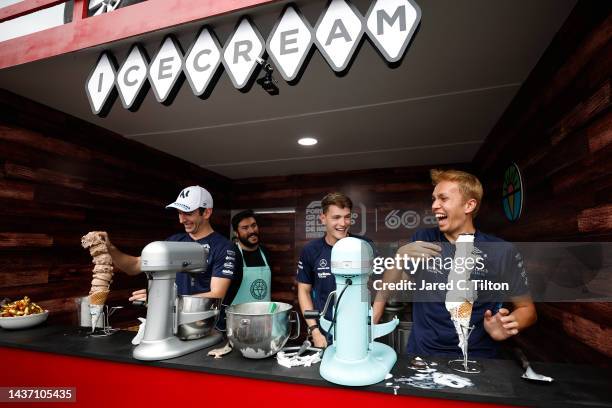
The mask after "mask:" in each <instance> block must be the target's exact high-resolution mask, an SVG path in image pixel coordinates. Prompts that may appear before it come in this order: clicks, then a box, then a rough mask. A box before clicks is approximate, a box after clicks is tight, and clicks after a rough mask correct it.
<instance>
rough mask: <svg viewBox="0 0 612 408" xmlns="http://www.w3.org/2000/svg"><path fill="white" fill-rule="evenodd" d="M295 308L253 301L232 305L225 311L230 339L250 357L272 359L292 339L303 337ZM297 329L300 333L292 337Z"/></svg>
mask: <svg viewBox="0 0 612 408" xmlns="http://www.w3.org/2000/svg"><path fill="white" fill-rule="evenodd" d="M273 304H275V305H276V306H273ZM292 309H293V306H291V305H289V304H287V303H280V302H249V303H242V304H239V305H233V306H230V307H228V308H227V309H226V310H225V313H226V316H227V337H228V338H229V341H230V342H231V343H232V346H234V348H237V349H238V350H240V353H242V355H243V356H244V357H246V358H254V359H261V358H266V357H270V356H272V355H274V354H276V353H277V352H278V351H279V350H280V349H282V348H283V347H284V345H285V343H287V340H288V339H290V338H291V339H292V340H293V339H296V338H297V337H299V335H300V321H299V317H298V314H297V312H295V311H294V310H292ZM272 310H273V311H272ZM292 314H293V315H295V317H294V318H292V317H291V315H292ZM290 323H291V327H290ZM294 327H295V328H296V331H297V334H295V335H294V336H291V337H290V334H291V332H292V331H293V330H291V329H293V328H294Z"/></svg>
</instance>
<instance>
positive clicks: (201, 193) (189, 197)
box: [166, 186, 213, 212]
mask: <svg viewBox="0 0 612 408" xmlns="http://www.w3.org/2000/svg"><path fill="white" fill-rule="evenodd" d="M200 207H201V208H213V198H212V196H211V195H210V193H209V192H208V190H206V189H205V188H203V187H200V186H190V187H187V188H185V189H183V191H181V192H180V193H179V195H178V197H176V201H175V202H173V203H172V204H168V205H167V206H166V208H176V209H177V210H181V211H184V212H191V211H194V210H197V209H198V208H200Z"/></svg>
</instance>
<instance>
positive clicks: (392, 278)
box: [372, 241, 442, 324]
mask: <svg viewBox="0 0 612 408" xmlns="http://www.w3.org/2000/svg"><path fill="white" fill-rule="evenodd" d="M441 252H442V248H441V247H440V246H439V245H436V244H433V243H431V242H424V241H414V242H411V243H409V244H406V245H404V246H402V247H400V248H399V249H398V250H397V253H396V255H399V257H400V258H402V259H403V258H404V257H406V258H408V259H417V258H422V259H427V258H434V257H438V256H440V254H441ZM402 279H403V280H410V275H408V274H407V273H406V271H404V270H402V269H397V268H396V267H392V268H390V269H387V270H386V271H385V272H384V273H383V278H382V281H383V283H397V282H400V281H401V280H402ZM390 297H391V294H390V293H389V291H386V290H379V291H377V293H376V298H375V299H374V304H373V305H372V309H373V314H372V322H373V323H374V324H378V322H379V321H380V318H381V317H382V314H383V312H384V311H385V303H386V301H387V299H389V298H390Z"/></svg>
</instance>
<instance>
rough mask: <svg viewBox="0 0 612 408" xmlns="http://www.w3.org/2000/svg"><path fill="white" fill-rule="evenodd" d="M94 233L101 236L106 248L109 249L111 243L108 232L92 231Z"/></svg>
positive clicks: (111, 245) (111, 246)
mask: <svg viewBox="0 0 612 408" xmlns="http://www.w3.org/2000/svg"><path fill="white" fill-rule="evenodd" d="M94 232H95V233H96V234H98V235H99V236H100V238H102V240H103V241H104V243H105V244H106V248H107V249H108V250H109V251H110V250H111V248H113V244H111V241H110V238H109V237H108V232H106V231H94Z"/></svg>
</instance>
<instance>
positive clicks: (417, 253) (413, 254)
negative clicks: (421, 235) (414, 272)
mask: <svg viewBox="0 0 612 408" xmlns="http://www.w3.org/2000/svg"><path fill="white" fill-rule="evenodd" d="M441 253H442V248H441V247H440V246H439V245H436V244H434V243H432V242H425V241H414V242H411V243H409V244H406V245H404V246H402V247H400V248H399V249H398V250H397V254H398V255H399V256H401V257H403V256H404V255H406V256H407V257H408V258H415V259H416V258H435V257H438V256H440V255H441Z"/></svg>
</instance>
